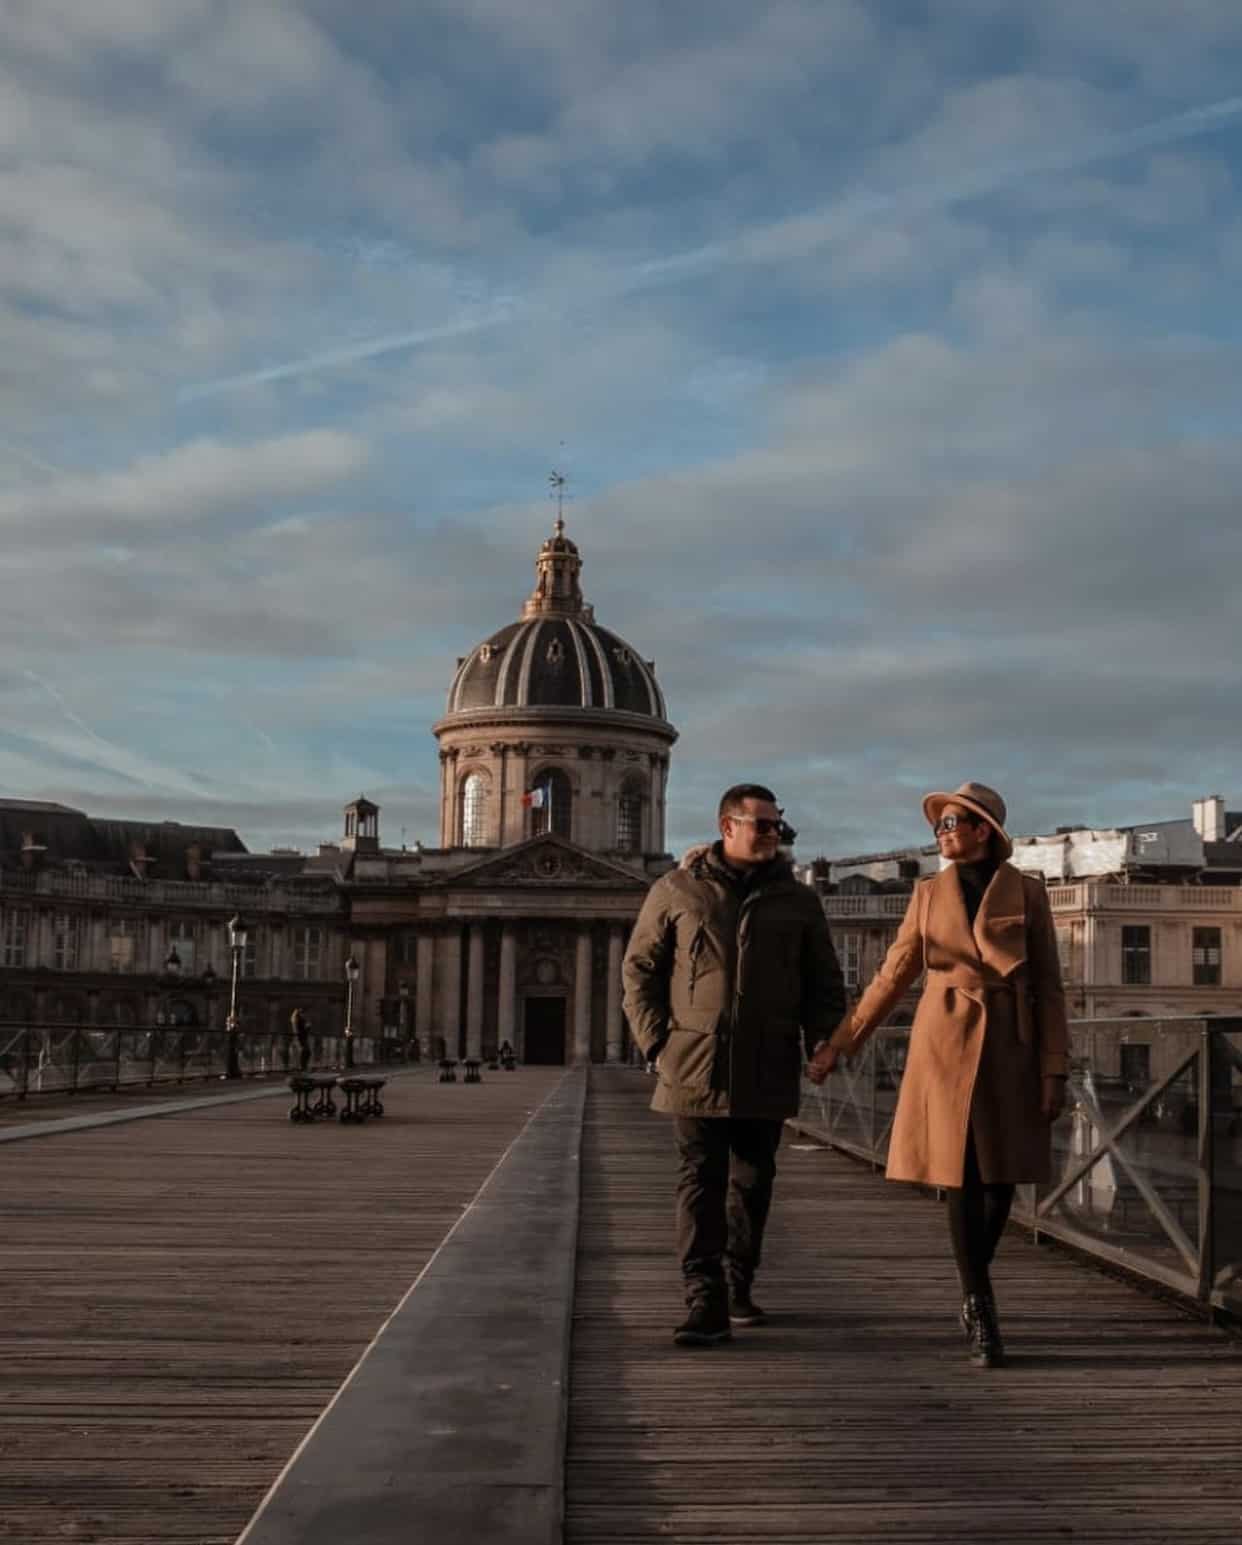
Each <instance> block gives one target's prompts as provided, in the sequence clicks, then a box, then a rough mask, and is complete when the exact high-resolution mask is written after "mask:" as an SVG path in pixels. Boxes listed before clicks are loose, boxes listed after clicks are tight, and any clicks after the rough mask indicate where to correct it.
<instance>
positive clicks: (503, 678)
mask: <svg viewBox="0 0 1242 1545" xmlns="http://www.w3.org/2000/svg"><path fill="white" fill-rule="evenodd" d="M534 707H548V708H610V709H614V710H619V711H620V712H622V713H635V714H644V715H646V716H647V717H648V718H652V719H664V718H666V717H667V715H666V710H665V707H664V695H663V693H662V692H661V691H660V688H659V687H658V686H657V684H656V679H655V669H654V666H653V665H652V662H651V661H650V660H644V659H642V658H641V657H640V656H639V654H638V652H637V651H636V650H634V649H632V648H631V647H630V645H629V644H627V643H626V642H625V640H624V639H621V638H618V637H617V635H616V634H615V633H610V632H609V631H608V629H607V628H601V627H600V625H599V624H598V623H597V622H595V621H594V620H593V619H588V618H585V617H582V616H578V617H569V616H547V615H545V616H537V617H531V618H527V619H524V620H523V621H521V622H511V623H510V624H509V626H508V627H507V628H501V629H500V631H499V632H498V633H493V634H492V636H491V637H490V638H488V639H485V640H484V642H483V643H481V644H479V645H478V647H477V648H475V649H472V650H471V651H470V653H469V654H468V655H466V657H465V658H464V659H463V660H462V662H461V664H460V665H459V666H458V668H457V675H456V677H455V678H454V680H453V685H452V688H451V690H450V691H449V698H448V711H449V713H451V714H452V713H463V712H465V711H467V710H469V709H471V708H534Z"/></svg>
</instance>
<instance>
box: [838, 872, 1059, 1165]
mask: <svg viewBox="0 0 1242 1545" xmlns="http://www.w3.org/2000/svg"><path fill="white" fill-rule="evenodd" d="M923 972H926V981H925V983H924V986H923V995H922V998H921V999H920V1002H919V1006H918V1011H917V1012H916V1014H915V1017H914V1026H913V1029H912V1030H911V1032H910V1046H909V1051H908V1053H907V1056H906V1066H905V1072H904V1074H903V1076H902V1081H901V1089H900V1091H899V1094H898V1098H897V1111H896V1115H895V1116H894V1119H893V1133H892V1139H891V1141H890V1144H889V1152H888V1167H887V1175H888V1178H889V1179H890V1180H909V1181H916V1182H921V1183H922V1184H924V1185H934V1186H960V1185H961V1184H962V1175H963V1169H964V1160H965V1152H966V1134H967V1131H968V1130H969V1131H970V1132H971V1133H973V1136H974V1142H975V1153H976V1156H977V1158H978V1161H979V1173H980V1175H981V1177H982V1179H983V1180H984V1182H985V1183H993V1184H998V1183H1004V1182H1009V1183H1014V1184H1024V1183H1027V1182H1032V1181H1039V1182H1042V1181H1047V1180H1048V1178H1049V1175H1050V1169H1051V1141H1050V1128H1049V1126H1048V1123H1047V1122H1046V1121H1045V1120H1044V1119H1043V1115H1042V1113H1041V1100H1042V1092H1043V1091H1042V1080H1043V1078H1044V1077H1045V1076H1048V1075H1063V1074H1064V1073H1065V1071H1066V1056H1067V1047H1068V1032H1067V1027H1066V1015H1065V994H1064V990H1063V988H1062V986H1061V970H1060V963H1059V961H1058V957H1057V941H1056V930H1055V929H1054V927H1053V922H1052V909H1051V907H1050V905H1049V902H1048V894H1047V891H1046V890H1045V889H1044V885H1043V882H1042V880H1040V879H1039V878H1038V877H1035V876H1031V875H1024V874H1022V873H1021V871H1020V870H1018V869H1015V868H1014V866H1013V865H1012V864H1008V863H1005V864H1001V865H1000V866H999V867H998V868H997V870H996V873H995V874H994V875H993V876H992V880H991V883H990V884H989V885H988V888H987V890H986V891H985V892H984V895H983V900H982V902H981V903H980V906H979V911H978V913H977V915H976V917H975V922H974V926H973V928H972V927H971V924H970V921H969V919H968V917H967V913H966V904H965V901H964V899H963V896H962V888H961V882H960V880H959V879H958V876H957V872H956V868H955V866H952V865H950V866H949V867H948V868H946V869H943V870H941V872H940V873H939V874H937V875H934V876H932V877H931V878H929V879H926V880H920V881H919V883H918V885H916V886H915V889H914V894H913V895H912V896H911V897H910V905H909V907H908V908H907V909H906V915H905V918H904V919H903V921H902V924H901V928H900V929H899V930H898V934H897V938H896V939H895V941H894V942H893V945H892V948H891V949H890V950H889V952H888V954H887V956H886V957H885V959H884V963H883V965H882V966H881V967H880V969H879V971H878V972H877V973H876V975H875V977H874V979H873V980H872V982H871V984H870V986H869V987H868V988H867V990H866V992H865V993H864V994H863V996H862V998H861V999H860V1001H859V1003H858V1006H857V1008H855V1009H854V1011H853V1013H851V1014H849V1015H847V1016H846V1018H845V1019H844V1020H843V1021H842V1023H841V1024H840V1025H839V1026H838V1028H837V1030H836V1031H835V1032H834V1034H833V1036H832V1044H833V1046H834V1047H836V1048H837V1050H839V1051H841V1052H843V1053H845V1054H846V1055H847V1056H848V1055H851V1054H852V1053H854V1052H856V1051H858V1050H859V1049H860V1048H861V1047H862V1046H863V1044H864V1043H865V1042H866V1041H867V1039H868V1037H869V1036H870V1035H871V1034H872V1032H873V1031H874V1030H875V1029H876V1027H877V1026H878V1025H880V1024H881V1023H882V1022H883V1020H884V1019H885V1018H887V1016H888V1014H889V1013H890V1012H891V1010H892V1008H893V1006H894V1005H895V1004H896V1003H897V1001H898V999H899V998H900V997H901V995H902V994H903V993H904V992H905V991H906V989H907V988H908V987H909V986H911V984H912V983H913V982H914V981H915V980H916V979H917V978H918V976H919V975H920V974H921V973H923Z"/></svg>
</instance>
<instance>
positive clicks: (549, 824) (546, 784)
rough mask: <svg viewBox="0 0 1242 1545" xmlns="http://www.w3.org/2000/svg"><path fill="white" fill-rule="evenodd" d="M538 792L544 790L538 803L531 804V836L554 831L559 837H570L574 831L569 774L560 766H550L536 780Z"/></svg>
mask: <svg viewBox="0 0 1242 1545" xmlns="http://www.w3.org/2000/svg"><path fill="white" fill-rule="evenodd" d="M534 789H535V792H536V793H539V791H542V797H541V798H540V802H539V804H538V805H535V804H532V806H531V812H530V814H531V836H532V837H542V836H543V835H544V834H545V833H546V832H554V833H555V834H556V835H557V836H558V837H568V836H571V835H572V831H573V800H574V796H573V788H572V786H571V784H570V782H569V775H568V774H567V773H563V772H562V771H561V769H560V768H559V767H549V768H547V769H545V770H544V771H543V772H541V773H540V774H539V776H538V778H536V780H535V784H534Z"/></svg>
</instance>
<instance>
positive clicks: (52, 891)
mask: <svg viewBox="0 0 1242 1545" xmlns="http://www.w3.org/2000/svg"><path fill="white" fill-rule="evenodd" d="M7 892H11V893H13V894H14V895H20V896H57V897H68V898H70V899H76V900H80V901H111V902H127V903H131V904H133V905H135V906H143V907H164V908H176V909H186V908H191V907H204V908H211V909H213V910H215V911H218V912H241V913H242V914H243V915H245V914H247V913H252V912H313V913H330V912H339V911H340V910H341V899H340V897H339V896H337V895H335V894H328V895H325V894H322V893H318V894H317V893H314V892H301V891H297V890H288V889H268V888H266V887H264V886H252V885H228V884H225V883H223V882H219V881H202V882H199V881H196V880H139V879H131V878H130V877H129V876H127V875H93V874H92V875H86V874H83V875H74V874H66V873H65V872H64V871H62V870H56V871H53V870H46V871H44V872H43V873H41V874H22V873H14V872H12V871H8V872H5V873H0V893H7Z"/></svg>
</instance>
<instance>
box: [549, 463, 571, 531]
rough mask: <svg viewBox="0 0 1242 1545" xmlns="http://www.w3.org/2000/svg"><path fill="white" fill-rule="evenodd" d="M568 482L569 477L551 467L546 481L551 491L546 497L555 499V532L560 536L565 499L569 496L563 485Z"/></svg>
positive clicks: (562, 529)
mask: <svg viewBox="0 0 1242 1545" xmlns="http://www.w3.org/2000/svg"><path fill="white" fill-rule="evenodd" d="M568 482H569V479H568V478H567V477H566V476H565V474H564V473H563V472H558V471H557V470H556V468H555V467H553V469H552V471H551V473H550V474H549V475H548V483H549V486H550V487H551V489H552V492H551V493H550V494H549V495H548V497H549V499H555V500H556V534H557V536H560V535H561V533H562V532H563V531H564V529H565V508H564V507H565V500H566V499H567V498H568V497H569V495H568V494H567V493H566V492H565V486H566V484H567V483H568Z"/></svg>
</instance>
